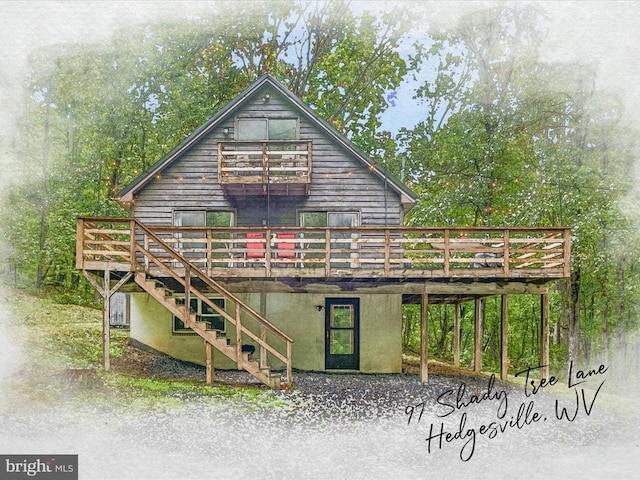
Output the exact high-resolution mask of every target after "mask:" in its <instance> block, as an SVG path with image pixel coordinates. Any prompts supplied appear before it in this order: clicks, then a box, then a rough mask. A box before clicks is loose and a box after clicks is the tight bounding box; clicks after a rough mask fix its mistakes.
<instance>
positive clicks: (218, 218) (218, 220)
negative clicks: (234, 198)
mask: <svg viewBox="0 0 640 480" xmlns="http://www.w3.org/2000/svg"><path fill="white" fill-rule="evenodd" d="M232 226H233V212H207V227H232Z"/></svg>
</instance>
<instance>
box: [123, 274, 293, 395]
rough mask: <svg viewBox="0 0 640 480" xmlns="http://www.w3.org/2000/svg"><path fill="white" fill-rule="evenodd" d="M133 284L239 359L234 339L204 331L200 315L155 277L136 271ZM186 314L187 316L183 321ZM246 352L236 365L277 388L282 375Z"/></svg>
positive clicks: (218, 332)
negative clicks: (186, 306) (187, 310)
mask: <svg viewBox="0 0 640 480" xmlns="http://www.w3.org/2000/svg"><path fill="white" fill-rule="evenodd" d="M135 281H136V282H137V283H138V284H139V285H140V286H141V287H142V288H143V289H144V290H145V291H147V293H149V294H150V295H151V296H152V297H154V298H155V299H156V300H157V301H158V302H160V304H162V305H164V306H165V307H166V308H167V309H168V310H169V311H170V312H172V313H173V314H174V315H176V316H178V317H179V318H181V319H183V321H184V322H185V324H187V326H191V327H192V328H193V329H194V331H195V333H198V334H199V335H200V336H201V337H203V338H204V339H205V341H206V342H209V343H210V344H211V345H213V346H215V348H216V349H218V350H219V351H220V352H221V353H223V354H224V355H226V356H227V357H229V358H230V359H232V360H233V361H237V360H238V346H237V345H235V344H233V345H232V344H231V342H232V341H233V339H231V338H227V336H226V334H225V332H220V331H217V330H207V326H208V322H205V321H202V319H201V316H200V315H197V314H196V312H194V311H193V310H191V309H189V313H188V314H187V312H186V311H185V301H184V299H182V298H176V297H175V296H174V293H175V292H174V291H173V290H172V289H170V288H168V287H167V286H166V285H164V284H163V283H162V282H160V281H158V280H157V279H155V278H150V277H148V276H147V275H146V274H145V273H144V272H141V271H139V272H137V273H136V275H135ZM185 315H188V317H187V318H186V319H185ZM249 355H250V353H249V352H242V353H241V357H240V359H239V360H240V361H239V363H241V364H242V367H243V368H244V370H246V371H248V372H249V373H251V374H252V375H253V376H254V377H256V378H257V379H259V380H260V381H262V382H263V383H265V384H267V385H268V386H269V387H270V388H273V389H279V388H280V385H281V382H282V375H281V373H279V372H272V371H271V369H270V368H269V367H268V366H261V364H260V362H259V361H256V360H250V359H249Z"/></svg>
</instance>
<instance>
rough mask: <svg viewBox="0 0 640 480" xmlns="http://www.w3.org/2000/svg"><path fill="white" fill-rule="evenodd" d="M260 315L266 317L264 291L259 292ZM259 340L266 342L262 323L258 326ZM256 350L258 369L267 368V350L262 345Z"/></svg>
mask: <svg viewBox="0 0 640 480" xmlns="http://www.w3.org/2000/svg"><path fill="white" fill-rule="evenodd" d="M260 315H261V316H262V318H266V317H267V293H266V292H265V291H264V290H262V291H261V292H260ZM260 340H262V341H263V342H265V343H266V342H267V327H265V326H264V325H263V324H262V323H261V324H260ZM258 348H260V367H261V368H263V367H266V366H267V349H266V348H263V347H262V345H259V346H258Z"/></svg>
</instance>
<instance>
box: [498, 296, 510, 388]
mask: <svg viewBox="0 0 640 480" xmlns="http://www.w3.org/2000/svg"><path fill="white" fill-rule="evenodd" d="M508 342H509V295H502V302H501V309H500V379H501V380H504V381H505V382H506V381H507V378H508V375H509V343H508Z"/></svg>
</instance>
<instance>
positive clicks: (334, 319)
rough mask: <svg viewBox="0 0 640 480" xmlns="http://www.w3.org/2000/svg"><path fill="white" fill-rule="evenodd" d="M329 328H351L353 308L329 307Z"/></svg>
mask: <svg viewBox="0 0 640 480" xmlns="http://www.w3.org/2000/svg"><path fill="white" fill-rule="evenodd" d="M331 327H332V328H353V307H352V306H351V305H331Z"/></svg>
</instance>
